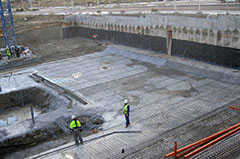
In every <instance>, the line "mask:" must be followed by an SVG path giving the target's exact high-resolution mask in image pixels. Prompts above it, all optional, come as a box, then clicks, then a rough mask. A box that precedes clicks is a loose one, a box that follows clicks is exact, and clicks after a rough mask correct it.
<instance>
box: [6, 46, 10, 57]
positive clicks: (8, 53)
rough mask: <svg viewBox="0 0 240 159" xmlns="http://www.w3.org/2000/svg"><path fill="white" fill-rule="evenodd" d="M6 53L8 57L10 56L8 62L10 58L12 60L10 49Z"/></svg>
mask: <svg viewBox="0 0 240 159" xmlns="http://www.w3.org/2000/svg"><path fill="white" fill-rule="evenodd" d="M6 53H7V56H8V60H10V58H11V52H10V49H9V48H7V50H6Z"/></svg>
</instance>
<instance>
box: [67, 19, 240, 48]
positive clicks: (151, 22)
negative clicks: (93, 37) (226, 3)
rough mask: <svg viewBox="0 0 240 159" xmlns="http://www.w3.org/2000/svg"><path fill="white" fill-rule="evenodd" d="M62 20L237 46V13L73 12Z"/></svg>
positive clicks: (239, 38) (239, 24)
mask: <svg viewBox="0 0 240 159" xmlns="http://www.w3.org/2000/svg"><path fill="white" fill-rule="evenodd" d="M65 21H66V23H72V24H74V25H76V24H77V25H78V26H81V27H88V28H95V29H103V30H112V31H121V32H127V33H133V34H142V35H150V36H157V37H164V38H165V37H166V36H167V34H166V33H167V31H172V38H173V39H178V40H186V41H192V42H197V43H205V44H210V45H217V46H223V47H230V48H238V49H240V17H239V16H227V15H222V16H214V15H212V16H208V17H207V18H196V17H186V16H174V15H145V16H139V17H138V16H109V15H105V16H103V15H102V16H87V15H73V16H67V17H66V18H65Z"/></svg>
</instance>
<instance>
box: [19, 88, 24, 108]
mask: <svg viewBox="0 0 240 159" xmlns="http://www.w3.org/2000/svg"><path fill="white" fill-rule="evenodd" d="M20 98H21V103H22V106H24V97H23V91H22V90H21V91H20Z"/></svg>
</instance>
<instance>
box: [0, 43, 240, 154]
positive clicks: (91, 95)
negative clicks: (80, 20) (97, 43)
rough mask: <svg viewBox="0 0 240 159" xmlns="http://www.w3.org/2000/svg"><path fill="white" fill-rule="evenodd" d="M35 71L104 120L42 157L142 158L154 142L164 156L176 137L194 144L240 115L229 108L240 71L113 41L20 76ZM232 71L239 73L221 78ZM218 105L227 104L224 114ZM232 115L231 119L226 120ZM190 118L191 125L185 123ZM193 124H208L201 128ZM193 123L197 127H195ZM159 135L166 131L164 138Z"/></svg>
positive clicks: (235, 95)
mask: <svg viewBox="0 0 240 159" xmlns="http://www.w3.org/2000/svg"><path fill="white" fill-rule="evenodd" d="M174 63H175V65H174ZM176 68H177V69H176ZM36 70H37V71H38V75H40V76H42V77H45V78H47V79H48V80H50V81H52V82H55V83H56V84H58V85H61V86H64V87H66V88H68V89H69V90H71V91H72V92H73V93H75V94H77V95H79V96H81V97H83V98H84V99H85V100H86V101H87V102H88V104H87V105H76V106H77V107H79V111H80V110H82V111H85V110H86V111H88V112H92V113H97V114H99V115H101V116H103V118H104V119H105V123H104V124H103V131H101V132H99V133H98V134H95V135H92V136H89V137H87V138H84V140H85V141H86V140H88V142H86V143H85V144H84V145H83V146H78V147H71V148H67V149H64V150H62V151H61V150H59V149H60V148H56V149H54V150H50V151H48V152H44V153H43V154H40V155H41V157H40V156H34V157H32V158H36V157H40V158H123V157H127V156H126V155H128V156H129V155H130V154H131V153H134V154H135V155H133V156H132V157H133V158H139V157H137V154H142V155H143V156H142V158H150V156H148V155H150V154H151V153H150V154H148V155H146V156H144V154H146V152H145V153H144V151H140V150H144V149H145V148H146V147H149V148H151V145H153V146H152V151H154V153H152V154H154V155H157V156H158V158H164V155H165V153H167V152H170V151H171V150H172V145H173V143H174V141H175V140H178V141H179V143H180V145H184V144H186V143H191V142H193V141H196V140H197V139H201V138H202V137H206V136H208V135H211V134H212V133H214V132H216V131H219V130H221V129H224V128H226V127H228V126H230V125H231V124H232V125H233V124H235V123H237V122H239V121H240V120H239V117H238V118H236V116H238V115H239V114H238V113H236V112H235V111H230V110H227V109H225V108H226V106H227V105H228V104H235V105H237V106H238V105H239V104H240V101H239V98H240V95H239V93H240V85H239V83H237V82H239V79H240V78H239V77H240V74H239V71H236V70H233V69H227V68H222V67H217V66H212V65H208V64H202V63H199V62H196V61H185V60H182V59H178V58H177V57H169V56H167V55H159V54H155V53H154V52H150V51H141V50H138V49H133V48H128V47H123V46H116V45H114V46H110V45H109V46H108V47H107V48H106V49H105V50H104V51H102V52H97V53H94V54H89V55H84V56H81V57H75V58H70V59H65V60H59V61H55V62H50V63H45V64H41V65H39V66H35V67H32V68H29V69H26V70H25V72H26V74H22V75H21V76H26V78H27V76H28V75H29V74H31V73H32V72H34V71H36ZM194 70H199V71H194ZM206 70H207V72H206V73H205V71H206ZM235 71H236V72H235ZM20 72H21V71H20ZM192 72H195V74H192ZM213 75H214V76H213ZM227 75H229V76H231V77H233V78H234V79H235V80H229V81H226V80H222V81H221V78H224V77H226V76H227ZM232 75H233V76H232ZM215 77H218V78H215ZM16 78H18V76H16ZM1 80H3V79H1ZM26 82H28V85H33V84H32V83H34V82H33V81H29V80H26ZM12 87H13V86H11V87H10V88H3V90H4V89H11V88H12ZM15 89H16V88H15ZM125 98H127V99H129V101H130V105H131V112H130V121H131V125H130V126H129V127H128V128H125V119H124V116H123V114H122V111H123V100H124V99H125ZM219 109H221V110H223V111H221V112H222V113H223V115H221V113H219V111H218V110H219ZM71 112H73V110H72V109H68V110H67V112H65V113H67V114H69V113H71ZM215 112H216V113H219V114H220V118H219V120H220V121H217V120H213V119H212V118H205V119H204V121H205V123H204V122H201V121H199V120H198V119H200V118H201V117H204V116H205V117H208V116H209V114H210V115H212V116H216V114H214V113H215ZM75 113H76V112H75ZM77 113H80V112H77ZM81 113H84V112H81ZM231 117H234V120H227V119H232V118H231ZM225 119H226V120H225ZM221 120H222V121H221ZM224 120H225V121H227V122H224ZM186 123H188V124H190V126H189V125H187V126H184V124H186ZM203 123H204V124H203ZM206 123H208V125H206ZM191 124H192V125H191ZM194 124H199V125H201V124H203V125H201V127H198V128H197V129H196V127H195V126H196V125H194ZM216 125H217V126H216ZM176 128H180V130H179V132H178V131H174V132H175V133H176V132H178V133H177V134H175V135H173V134H174V133H173V130H175V129H176ZM126 130H127V131H141V133H115V134H112V135H108V136H105V137H102V138H101V137H100V138H98V139H96V140H90V139H91V138H93V137H96V136H101V135H104V134H108V133H111V132H114V131H126ZM193 130H194V131H195V132H194V133H195V134H194V133H192V131H193ZM161 134H163V136H162V137H159V135H161ZM196 134H197V135H196ZM159 140H160V141H159ZM156 141H159V142H158V143H157V144H158V146H157V147H156V146H154V143H155V142H156ZM72 144H73V143H69V144H67V145H63V146H62V147H66V146H69V145H72ZM155 144H156V143H155ZM156 148H157V150H156ZM122 149H125V153H124V154H122V153H121V152H122ZM138 151H139V153H137V152H138ZM147 152H148V150H147ZM149 152H150V151H149ZM47 153H48V155H44V154H47ZM140 157H141V156H140Z"/></svg>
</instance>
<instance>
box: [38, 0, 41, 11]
mask: <svg viewBox="0 0 240 159" xmlns="http://www.w3.org/2000/svg"><path fill="white" fill-rule="evenodd" d="M40 7H41V6H40V1H39V0H38V8H39V10H40Z"/></svg>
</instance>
